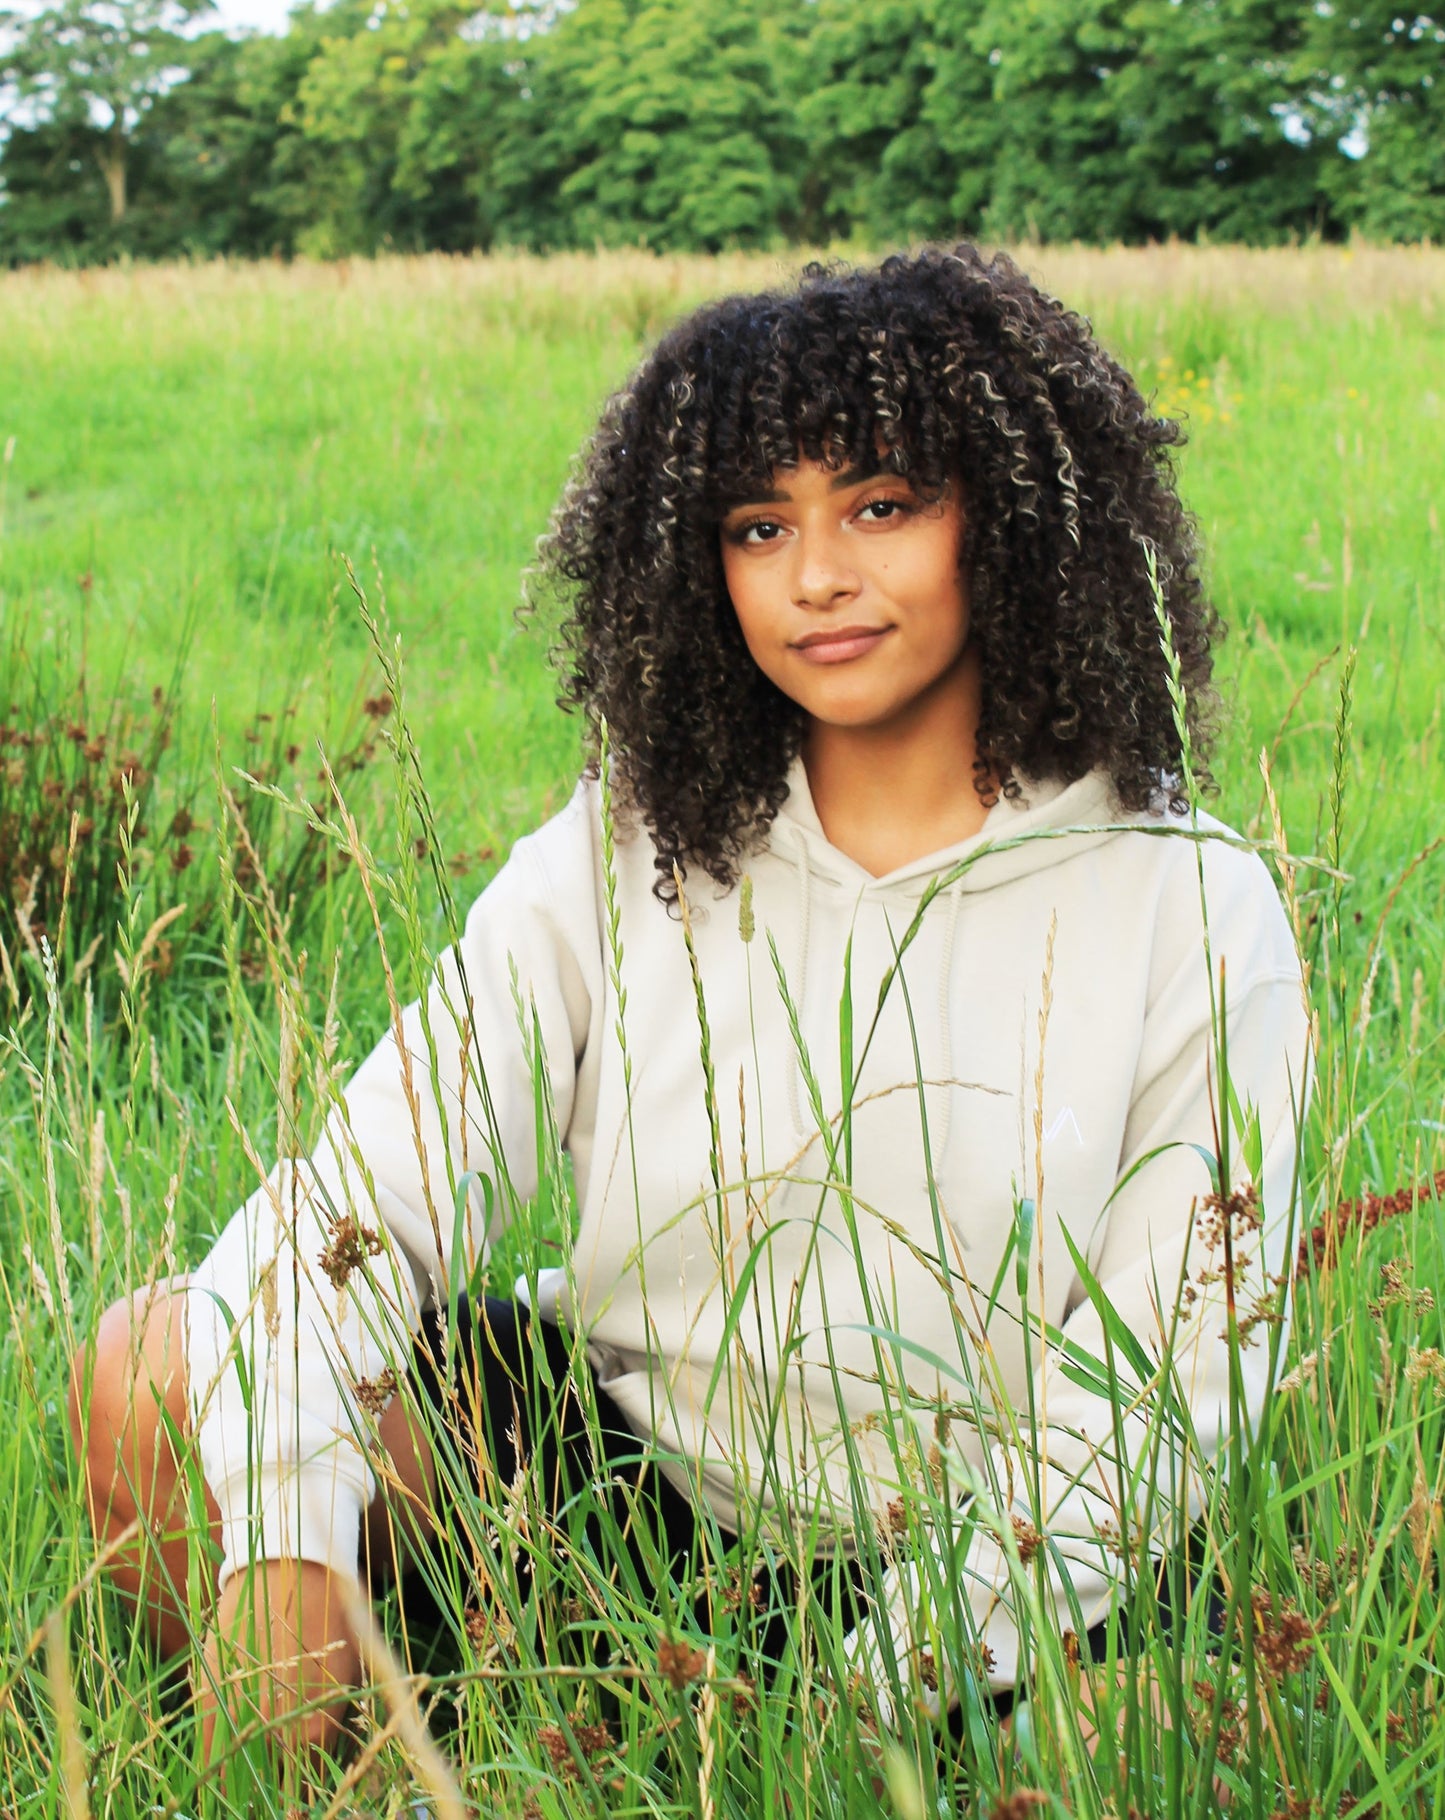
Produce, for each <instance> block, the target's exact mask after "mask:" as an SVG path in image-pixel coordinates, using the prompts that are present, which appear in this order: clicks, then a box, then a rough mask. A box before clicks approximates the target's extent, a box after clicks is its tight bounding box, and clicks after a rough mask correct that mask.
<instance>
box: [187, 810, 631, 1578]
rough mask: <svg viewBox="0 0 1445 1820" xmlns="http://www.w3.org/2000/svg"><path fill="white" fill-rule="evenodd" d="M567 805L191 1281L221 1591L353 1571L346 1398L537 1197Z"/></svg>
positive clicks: (555, 1090) (564, 953)
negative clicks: (456, 1269)
mask: <svg viewBox="0 0 1445 1820" xmlns="http://www.w3.org/2000/svg"><path fill="white" fill-rule="evenodd" d="M589 811H590V804H589V801H588V798H587V795H586V793H585V791H583V790H579V791H578V793H577V795H576V796H575V797H574V798H573V800H572V802H571V804H570V805H569V807H568V808H567V809H566V810H564V811H563V813H562V814H561V815H559V816H558V817H556V818H555V819H554V820H553V821H552V822H550V823H549V824H548V825H547V826H546V827H545V828H543V829H542V830H541V831H540V832H539V833H538V834H536V835H533V836H531V837H529V838H528V839H527V840H525V841H522V842H520V843H519V844H518V846H517V848H516V850H515V851H514V852H513V854H512V857H511V859H510V860H509V861H508V862H507V864H506V865H505V866H504V867H503V869H502V870H501V872H500V873H499V874H498V875H497V877H496V879H495V880H494V881H493V882H492V884H491V885H490V886H489V887H488V889H487V890H486V891H485V892H484V893H483V894H482V896H481V897H480V898H479V899H478V900H477V902H476V904H475V905H474V906H473V908H472V911H471V913H470V915H469V916H468V918H467V923H466V928H465V931H464V934H463V936H462V939H461V941H460V942H459V943H458V944H457V946H456V948H454V949H453V950H451V951H449V952H448V954H447V955H446V956H445V958H444V959H443V960H442V962H441V964H440V965H439V966H438V968H437V970H436V974H435V976H434V980H433V984H432V986H431V988H430V991H429V992H428V995H427V998H426V1000H425V1001H424V1002H418V1003H415V1004H412V1005H410V1006H408V1007H407V1008H406V1009H405V1010H400V1011H398V1012H397V1013H396V1014H395V1016H394V1018H393V1022H392V1028H391V1030H390V1031H389V1032H388V1033H387V1035H386V1036H385V1037H384V1038H383V1039H382V1041H381V1042H380V1043H379V1044H378V1045H377V1047H376V1048H375V1050H373V1052H372V1053H371V1055H370V1056H369V1057H368V1058H367V1059H366V1061H365V1062H363V1063H362V1065H361V1067H360V1069H359V1070H358V1071H357V1073H356V1075H355V1076H354V1078H353V1079H352V1081H351V1082H350V1084H349V1085H348V1087H347V1088H346V1090H345V1093H344V1095H343V1096H342V1098H341V1100H340V1101H339V1103H338V1104H337V1105H336V1107H335V1108H334V1109H333V1111H332V1113H331V1116H330V1117H329V1118H328V1120H327V1122H326V1125H325V1128H324V1130H323V1132H322V1136H321V1139H320V1142H319V1143H318V1144H317V1145H316V1147H315V1149H314V1150H313V1152H312V1153H311V1155H310V1156H309V1157H307V1158H304V1159H300V1158H296V1159H291V1158H284V1157H283V1158H282V1160H281V1161H279V1162H278V1163H277V1164H276V1166H275V1168H274V1169H273V1170H272V1171H271V1172H270V1174H269V1175H268V1176H267V1177H266V1179H265V1180H264V1181H263V1182H262V1183H261V1185H260V1186H259V1187H258V1188H257V1190H256V1191H255V1193H254V1194H252V1195H251V1196H250V1198H249V1199H248V1200H247V1201H246V1203H245V1204H244V1206H242V1207H241V1208H240V1209H239V1210H238V1211H237V1212H236V1214H235V1215H234V1216H233V1217H232V1219H231V1220H230V1221H229V1223H228V1224H227V1225H226V1227H225V1228H224V1230H223V1231H222V1233H221V1235H220V1237H219V1238H218V1239H217V1241H216V1243H215V1245H214V1247H213V1248H212V1250H211V1251H210V1253H209V1255H208V1256H207V1257H206V1258H205V1259H204V1260H203V1261H202V1262H201V1264H200V1265H199V1266H198V1267H197V1269H196V1270H195V1271H193V1272H192V1274H191V1277H190V1279H189V1284H188V1295H187V1298H186V1302H187V1306H186V1316H187V1355H186V1359H187V1370H188V1375H189V1386H190V1397H191V1410H192V1421H193V1425H194V1432H195V1434H196V1438H197V1446H198V1451H199V1457H200V1464H201V1470H202V1472H203V1474H204V1476H205V1480H206V1484H207V1486H208V1487H209V1489H210V1491H211V1493H212V1495H213V1496H214V1498H215V1500H216V1503H217V1505H218V1506H219V1509H220V1515H221V1528H222V1537H223V1544H224V1550H225V1554H224V1561H223V1564H222V1568H221V1579H222V1582H223V1583H224V1581H225V1580H226V1579H227V1578H228V1577H229V1576H230V1575H231V1574H232V1573H234V1572H235V1571H236V1569H237V1568H238V1567H242V1566H245V1565H246V1564H248V1563H250V1562H254V1561H258V1560H265V1559H275V1558H278V1557H294V1558H299V1559H303V1560H309V1561H319V1562H324V1563H327V1564H328V1565H330V1566H332V1567H335V1568H338V1569H341V1570H343V1571H345V1572H347V1573H354V1572H355V1570H356V1564H357V1557H358V1548H359V1543H360V1529H361V1518H362V1513H363V1511H364V1510H365V1507H366V1504H367V1502H368V1501H369V1499H370V1497H371V1494H372V1491H373V1489H374V1479H373V1475H372V1472H371V1469H370V1467H369V1466H368V1464H367V1460H366V1457H365V1453H364V1451H363V1448H362V1445H361V1442H360V1439H359V1436H360V1435H361V1434H362V1433H363V1432H364V1431H363V1429H362V1428H361V1425H360V1424H359V1423H358V1421H357V1418H356V1411H357V1406H358V1397H357V1389H358V1386H363V1387H364V1388H363V1390H362V1396H363V1398H365V1399H368V1400H370V1399H372V1398H375V1397H377V1396H384V1395H385V1394H386V1392H387V1390H388V1389H389V1388H390V1386H391V1383H392V1382H393V1380H392V1379H391V1378H389V1377H388V1375H387V1374H388V1372H389V1371H391V1370H393V1369H396V1365H395V1361H396V1360H397V1359H398V1357H401V1358H405V1357H406V1349H407V1347H408V1346H409V1344H410V1335H411V1334H412V1333H413V1332H414V1330H415V1328H416V1325H417V1322H418V1320H419V1318H420V1314H421V1311H422V1309H423V1308H424V1307H425V1306H427V1305H428V1304H429V1303H431V1302H432V1301H434V1300H436V1299H438V1298H439V1297H441V1296H443V1295H444V1294H445V1293H446V1283H447V1278H448V1272H449V1267H450V1264H451V1261H452V1259H453V1257H454V1256H460V1258H461V1259H462V1260H463V1261H464V1263H465V1265H466V1266H468V1267H469V1266H470V1265H471V1264H472V1263H474V1262H475V1261H476V1259H477V1257H478V1256H479V1255H480V1253H481V1251H482V1249H483V1248H484V1247H485V1245H486V1243H487V1240H488V1238H489V1237H490V1236H491V1233H490V1232H489V1230H488V1227H489V1226H492V1227H495V1226H496V1225H498V1224H499V1223H500V1220H501V1219H502V1218H503V1217H504V1215H505V1212H506V1209H507V1207H508V1206H509V1205H516V1204H519V1203H520V1202H523V1201H525V1200H526V1199H527V1198H528V1197H529V1196H530V1195H531V1194H532V1193H533V1192H534V1190H535V1187H536V1182H535V1173H536V1125H535V1090H534V1079H533V1057H534V1056H535V1055H536V1054H538V1053H540V1054H541V1055H543V1056H545V1057H546V1058H547V1070H548V1076H549V1080H550V1090H551V1095H552V1100H553V1104H554V1106H555V1110H556V1117H557V1122H558V1128H559V1130H560V1131H561V1133H562V1134H563V1136H564V1138H565V1137H566V1136H567V1134H568V1132H569V1127H570V1126H571V1125H572V1122H573V1117H574V1111H575V1109H576V1108H575V1102H576V1097H577V1096H576V1088H577V1080H578V1067H579V1064H580V1062H581V1059H582V1057H583V1055H584V1052H585V1051H586V1048H587V1046H588V1043H589V1041H591V1040H592V1039H593V1036H594V1034H595V1026H596V1023H597V1018H598V1012H599V1007H600V1002H601V990H602V979H601V958H600V947H599V941H598V922H597V914H596V908H595V888H594V883H593V880H594V876H595V872H594V865H593V858H592V849H593V842H592V838H591V830H592V820H593V818H592V816H591V814H590V812H589Z"/></svg>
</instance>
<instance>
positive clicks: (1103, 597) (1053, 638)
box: [533, 245, 1219, 900]
mask: <svg viewBox="0 0 1445 1820" xmlns="http://www.w3.org/2000/svg"><path fill="white" fill-rule="evenodd" d="M1181 440H1182V437H1181V432H1180V430H1179V427H1178V425H1177V424H1175V423H1172V422H1170V421H1169V420H1167V419H1163V418H1159V417H1156V416H1154V415H1153V414H1152V413H1151V411H1150V409H1149V406H1148V405H1147V404H1146V403H1145V401H1144V399H1143V397H1142V396H1141V395H1140V392H1139V389H1138V387H1137V386H1136V385H1135V384H1134V381H1133V380H1132V379H1131V378H1130V376H1129V374H1128V373H1126V372H1125V371H1124V369H1123V368H1122V367H1121V366H1119V365H1118V363H1117V362H1116V361H1114V360H1112V359H1111V358H1110V357H1109V355H1107V354H1106V353H1105V352H1104V351H1103V349H1102V348H1100V347H1099V345H1098V344H1097V342H1096V341H1095V340H1094V338H1093V336H1092V334H1091V333H1090V331H1089V328H1088V325H1087V324H1086V323H1085V322H1083V321H1082V320H1081V319H1080V318H1079V317H1078V316H1076V315H1074V314H1072V313H1071V312H1070V311H1068V310H1066V309H1064V308H1063V306H1062V305H1061V304H1059V303H1058V302H1056V301H1055V300H1054V299H1053V298H1051V297H1048V296H1046V295H1044V294H1043V293H1042V292H1041V291H1039V290H1038V289H1037V288H1036V287H1035V286H1034V285H1033V284H1032V283H1031V282H1030V281H1029V279H1028V278H1026V277H1025V276H1024V274H1023V273H1022V272H1021V271H1020V270H1019V268H1018V267H1017V266H1016V265H1014V263H1013V262H1012V261H1011V260H1010V259H1008V258H1007V257H1005V256H1004V255H1003V254H995V255H994V256H993V257H992V258H991V259H988V258H985V257H984V256H983V254H981V253H980V252H979V251H978V250H977V249H976V248H974V247H972V246H968V245H962V246H957V247H954V248H952V249H951V250H948V249H943V248H931V249H927V250H925V251H923V252H921V253H918V254H916V255H912V256H902V255H899V256H896V257H893V258H890V259H886V260H885V261H884V262H883V263H882V264H881V265H880V266H877V267H869V268H865V269H861V270H854V269H848V268H842V267H836V266H821V265H811V266H809V267H808V268H807V269H806V270H805V271H804V272H803V273H802V275H801V277H800V278H799V280H798V281H797V283H796V284H795V285H793V286H791V287H788V288H786V289H780V290H775V291H764V292H760V293H758V294H756V295H751V296H738V297H727V298H724V299H723V300H722V301H720V302H717V303H712V304H708V305H706V306H705V307H703V308H702V309H699V310H697V311H696V312H695V313H694V314H692V315H691V316H689V317H687V318H686V319H685V320H684V321H683V322H681V323H679V324H678V325H677V326H676V327H675V328H673V329H672V330H671V331H670V332H669V333H668V334H666V335H665V336H664V337H663V339H662V340H661V341H660V342H659V343H658V345H657V347H656V348H655V349H654V350H653V351H652V353H651V354H650V355H649V356H648V357H647V358H646V359H645V360H644V361H643V363H642V365H641V366H640V367H639V368H638V370H637V372H636V373H635V374H634V375H633V377H632V379H631V380H630V381H629V382H628V384H627V385H626V386H624V387H623V388H622V390H621V391H619V392H617V393H616V394H615V395H614V396H613V397H612V398H611V399H610V400H609V402H608V404H607V406H606V407H605V409H604V411H603V414H602V420H601V422H600V424H599V426H598V429H597V431H596V434H595V435H594V437H593V438H592V441H591V442H590V444H589V445H588V446H587V448H586V449H585V451H584V453H583V455H582V458H581V461H580V464H579V467H578V470H577V472H576V474H575V476H574V478H573V480H572V482H571V484H570V485H569V487H568V489H567V491H566V493H565V494H564V496H563V498H562V501H561V503H560V505H559V506H558V508H557V512H556V515H555V517H554V519H553V523H552V527H551V530H550V532H549V534H548V535H547V537H545V538H544V539H543V541H542V545H541V549H540V568H539V580H540V583H541V591H542V594H543V596H548V595H550V596H552V597H553V598H554V600H555V601H556V602H557V603H559V604H560V610H561V640H560V644H559V650H558V657H559V662H560V665H561V668H562V672H563V694H562V701H563V703H564V704H565V705H567V706H569V707H580V708H581V709H582V710H583V712H584V713H585V714H586V716H587V719H588V722H589V727H590V730H591V740H592V751H593V757H594V762H595V757H596V752H597V749H598V739H599V733H600V727H601V723H602V722H603V720H604V719H605V721H606V723H607V727H608V734H609V741H610V747H611V752H612V755H613V778H614V787H615V789H616V793H617V802H618V805H619V807H620V809H621V810H622V811H623V812H624V813H626V814H628V815H637V816H640V817H641V819H642V820H643V821H644V822H645V823H646V825H647V828H648V829H649V831H650V833H651V835H652V838H653V840H654V842H655V844H656V848H657V869H658V874H659V877H658V884H657V887H656V889H657V892H658V895H659V896H660V897H662V898H663V899H664V900H671V899H672V898H673V897H675V887H674V883H673V867H674V865H677V866H679V867H682V868H684V869H685V868H686V867H687V866H688V865H689V864H696V865H698V866H700V867H702V868H703V869H704V870H705V871H706V872H708V873H709V874H710V875H711V876H712V877H713V878H714V879H715V880H717V881H718V882H719V884H722V885H724V886H726V885H730V884H732V883H733V882H734V881H735V879H736V877H737V875H738V872H739V870H740V867H741V863H742V862H743V861H744V859H745V857H746V855H747V854H748V852H749V850H750V849H752V848H753V847H754V846H755V845H756V843H757V842H758V841H759V840H760V839H761V838H762V836H763V835H764V834H765V833H766V830H767V829H768V827H769V825H770V824H771V822H772V819H773V817H774V816H775V815H776V814H777V812H778V809H779V808H780V806H781V805H782V803H783V801H784V799H785V797H786V796H787V782H786V777H787V771H788V767H789V765H790V764H791V762H792V760H793V758H794V757H795V756H796V754H797V752H798V751H799V749H800V746H801V744H802V739H803V733H804V728H805V716H804V715H803V712H802V710H801V709H800V708H798V707H797V706H796V705H795V704H794V703H793V702H792V701H790V700H789V699H788V698H787V697H786V696H785V695H783V694H782V692H781V691H780V690H779V689H777V688H776V687H775V685H774V684H773V683H771V682H769V681H768V679H767V678H766V677H765V676H764V675H763V674H762V672H761V671H760V670H759V669H758V667H757V666H756V664H755V663H754V662H753V660H752V659H751V657H750V656H749V655H748V651H747V648H746V646H745V645H744V643H743V637H742V633H741V631H740V630H739V627H738V623H737V618H736V615H735V614H734V612H733V609H732V604H731V601H730V599H729V597H728V592H727V588H726V585H725V583H724V579H723V566H722V555H721V549H720V539H719V531H718V526H719V522H720V520H721V519H722V517H723V516H724V515H725V513H726V512H727V511H728V510H729V508H730V507H732V506H733V505H736V504H737V503H739V502H740V501H744V500H747V499H749V498H756V497H757V496H758V494H759V492H760V491H762V490H764V489H765V488H766V487H767V486H768V485H769V484H770V477H771V476H772V475H773V473H774V472H775V471H776V470H777V469H779V468H787V467H791V466H794V465H796V464H797V463H798V462H799V461H800V460H803V459H806V460H808V461H810V462H820V463H823V464H825V465H827V466H829V467H831V468H837V469H842V468H852V467H860V466H865V465H872V466H876V467H878V468H879V469H881V470H885V471H889V472H895V473H899V474H902V475H903V476H905V477H906V479H907V480H908V482H909V483H910V485H911V486H913V487H914V488H916V489H917V490H918V491H919V492H920V494H921V495H923V496H924V497H926V498H934V497H938V496H940V495H941V494H942V492H943V491H944V489H945V488H946V486H947V485H948V484H949V483H950V481H952V480H957V482H958V483H959V484H960V485H961V488H962V497H963V503H964V510H965V517H966V521H967V527H968V528H967V533H966V539H965V557H964V561H965V564H966V567H967V570H968V589H969V602H970V637H971V638H972V640H973V641H974V643H975V644H976V645H977V647H978V651H979V657H980V667H981V674H982V690H983V705H982V718H981V721H980V724H979V727H978V733H977V754H978V778H979V789H980V793H981V794H982V795H983V796H984V797H985V800H988V799H989V792H990V789H991V788H992V787H994V786H993V785H991V783H990V780H994V784H996V787H999V788H1002V790H1003V791H1004V792H1005V794H1007V795H1010V796H1018V795H1019V794H1020V792H1021V784H1020V781H1019V780H1020V779H1021V778H1022V779H1029V778H1033V779H1040V780H1042V779H1045V778H1056V779H1058V780H1060V781H1061V782H1064V783H1068V782H1072V781H1073V780H1074V779H1076V778H1078V777H1081V776H1082V775H1083V774H1084V773H1085V772H1087V771H1090V770H1093V769H1095V768H1102V769H1104V770H1105V771H1107V772H1108V774H1109V776H1110V777H1111V779H1112V780H1113V787H1114V791H1115V793H1116V796H1117V798H1118V801H1119V804H1120V807H1121V808H1122V809H1123V810H1126V811H1133V810H1142V809H1144V808H1146V807H1156V808H1157V807H1160V806H1162V805H1165V804H1167V805H1169V806H1171V807H1173V808H1175V809H1178V808H1180V807H1181V801H1180V785H1179V781H1178V772H1179V743H1178V737H1177V731H1176V726H1175V721H1174V715H1173V709H1172V705H1171V699H1170V694H1169V688H1168V677H1167V672H1166V666H1165V662H1164V659H1163V656H1162V654H1161V651H1160V639H1159V626H1158V620H1157V616H1156V611H1155V604H1154V593H1153V586H1152V583H1151V580H1150V574H1149V563H1150V559H1151V556H1152V560H1153V562H1154V565H1155V573H1156V574H1157V577H1158V583H1159V588H1160V590H1161V593H1162V597H1163V600H1164V603H1165V607H1166V610H1167V612H1168V616H1169V621H1170V624H1171V627H1172V631H1173V641H1174V648H1175V650H1176V652H1177V654H1178V658H1179V662H1180V665H1181V667H1182V673H1183V682H1184V687H1185V691H1186V699H1187V702H1188V704H1189V706H1188V712H1189V715H1190V718H1191V728H1190V733H1191V741H1192V745H1193V750H1194V753H1195V758H1196V775H1197V777H1198V778H1199V779H1200V781H1201V782H1203V783H1207V782H1208V781H1209V780H1208V772H1207V769H1206V755H1207V749H1208V743H1209V733H1210V722H1211V717H1212V711H1213V695H1212V692H1211V689H1210V670H1211V659H1210V646H1211V642H1212V641H1213V640H1214V639H1215V637H1216V636H1217V633H1218V630H1219V627H1218V621H1217V619H1216V617H1215V615H1214V613H1213V611H1212V609H1211V608H1210V606H1209V604H1208V602H1207V600H1206V599H1205V596H1204V592H1203V588H1202V585H1201V582H1200V577H1199V571H1198V566H1197V561H1196V550H1195V540H1194V532H1193V526H1192V523H1191V521H1190V519H1189V517H1188V515H1187V514H1186V512H1185V511H1184V508H1183V506H1182V505H1181V504H1180V501H1179V497H1178V495H1177V493H1176V491H1175V486H1174V475H1173V467H1172V463H1171V459H1170V454H1169V450H1170V448H1171V445H1174V444H1177V443H1179V442H1180V441H1181ZM533 597H534V600H535V599H536V593H535V591H534V596H533Z"/></svg>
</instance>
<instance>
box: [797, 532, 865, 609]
mask: <svg viewBox="0 0 1445 1820" xmlns="http://www.w3.org/2000/svg"><path fill="white" fill-rule="evenodd" d="M791 582H792V596H793V604H794V606H798V607H813V608H826V607H831V606H833V605H835V604H836V603H837V602H838V601H842V600H849V599H851V598H852V597H853V596H854V595H855V594H857V592H858V588H859V581H858V571H857V570H856V569H855V568H854V566H853V564H852V562H851V560H850V559H849V553H848V551H847V549H846V548H845V547H844V544H843V540H842V532H841V530H840V528H839V527H838V526H836V525H828V524H823V525H808V524H803V525H800V526H799V527H798V533H797V538H796V541H795V543H794V546H793V573H792V576H791Z"/></svg>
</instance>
